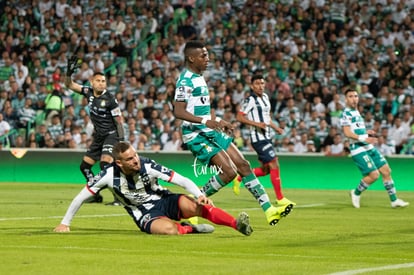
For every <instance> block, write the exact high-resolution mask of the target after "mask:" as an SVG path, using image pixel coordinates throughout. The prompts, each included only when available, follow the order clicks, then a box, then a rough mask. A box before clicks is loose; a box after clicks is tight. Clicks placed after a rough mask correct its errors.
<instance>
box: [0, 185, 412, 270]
mask: <svg viewBox="0 0 414 275" xmlns="http://www.w3.org/2000/svg"><path fill="white" fill-rule="evenodd" d="M81 188H82V186H81V185H70V184H29V183H24V184H20V183H0V204H1V207H0V270H1V274H54V275H56V274H342V275H350V274H414V192H399V193H398V194H399V196H400V197H401V198H402V199H404V200H407V201H409V202H411V204H412V205H410V206H409V207H408V208H405V209H392V208H391V207H390V204H389V201H388V198H387V195H386V192H385V191H374V190H368V191H367V192H366V193H364V194H363V197H362V199H361V208H360V209H354V208H353V207H352V206H351V204H350V199H349V196H348V191H347V190H304V189H285V190H284V193H285V195H286V196H287V197H288V198H289V199H291V200H293V201H295V202H297V204H298V205H297V206H296V207H295V208H294V209H293V211H292V212H291V214H290V215H289V216H288V217H286V218H284V219H282V220H281V221H280V222H279V224H278V225H277V226H275V227H272V226H269V225H267V224H266V221H265V217H264V214H263V212H262V211H261V210H260V209H259V206H258V204H257V203H256V202H255V200H254V199H253V197H252V196H251V195H250V193H249V192H248V191H247V190H246V189H244V188H242V190H241V194H240V195H239V196H235V195H234V194H233V192H232V190H231V188H224V189H223V190H221V191H220V192H219V193H218V194H216V195H214V196H213V197H212V199H213V200H214V203H215V205H216V206H218V207H221V208H223V209H225V210H227V211H228V212H229V213H231V214H233V215H237V214H238V213H239V212H240V211H246V212H247V213H248V214H249V215H250V220H251V224H252V226H253V229H254V232H253V234H252V235H251V236H250V237H246V236H244V235H242V234H240V233H239V232H237V231H235V230H233V229H231V228H227V227H223V226H216V230H215V232H214V233H212V234H191V235H183V236H157V235H148V234H145V233H142V232H140V231H139V230H138V229H137V227H136V226H135V224H134V223H133V221H132V220H131V219H130V218H129V216H128V215H127V214H126V212H125V211H124V209H123V208H122V207H114V206H105V205H104V204H85V205H83V207H82V208H81V209H80V211H79V212H78V214H77V216H75V218H74V220H73V222H72V226H71V230H72V232H70V233H65V234H58V233H54V232H53V228H54V227H55V226H56V225H57V224H58V223H59V222H60V220H61V218H62V216H63V215H64V213H65V211H66V209H67V207H68V206H69V204H70V202H71V200H72V199H73V198H74V196H75V195H76V194H77V193H78V192H79V191H80V190H81ZM170 189H171V190H173V191H180V189H178V188H175V187H173V188H170ZM268 193H269V195H270V196H271V198H274V193H273V191H272V190H270V189H269V190H268ZM102 194H103V196H104V200H105V201H106V202H108V201H110V200H111V199H112V195H110V194H109V192H108V191H103V192H102ZM200 221H204V220H203V219H200Z"/></svg>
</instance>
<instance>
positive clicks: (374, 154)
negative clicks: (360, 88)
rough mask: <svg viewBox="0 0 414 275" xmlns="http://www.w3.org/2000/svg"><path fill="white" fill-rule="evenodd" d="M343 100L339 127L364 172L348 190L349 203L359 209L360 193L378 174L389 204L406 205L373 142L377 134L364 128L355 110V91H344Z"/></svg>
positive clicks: (395, 205)
mask: <svg viewBox="0 0 414 275" xmlns="http://www.w3.org/2000/svg"><path fill="white" fill-rule="evenodd" d="M345 100H346V107H345V109H344V111H343V112H342V116H341V126H342V130H343V132H344V134H345V136H346V137H347V138H349V140H350V150H351V156H352V159H353V161H354V162H355V164H356V165H357V166H358V168H359V170H360V171H361V173H362V175H363V178H362V179H361V181H360V182H359V184H358V186H357V188H355V189H353V190H351V192H350V195H351V200H352V205H353V206H354V207H355V208H360V199H361V197H360V196H361V193H362V192H364V191H365V190H367V189H368V187H369V186H370V185H371V184H373V183H374V182H375V181H376V180H377V179H378V177H379V174H381V176H382V182H383V184H384V188H385V190H387V192H388V196H389V198H390V200H391V207H393V208H396V207H406V206H408V205H409V203H408V202H405V201H403V200H401V199H399V198H397V194H396V189H395V185H394V181H393V179H392V178H391V169H390V166H389V165H388V163H387V160H386V159H385V158H384V156H383V155H382V154H381V153H380V152H379V151H378V150H377V149H376V148H375V147H374V145H373V144H375V143H377V138H376V137H373V136H374V135H375V134H376V133H375V131H373V130H368V131H367V129H366V127H365V123H364V118H363V117H362V116H361V114H360V113H359V111H358V101H359V96H358V92H357V91H355V90H352V89H348V90H346V91H345Z"/></svg>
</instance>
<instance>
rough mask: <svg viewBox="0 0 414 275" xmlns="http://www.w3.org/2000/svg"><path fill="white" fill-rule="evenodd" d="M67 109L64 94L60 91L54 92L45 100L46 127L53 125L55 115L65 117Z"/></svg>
mask: <svg viewBox="0 0 414 275" xmlns="http://www.w3.org/2000/svg"><path fill="white" fill-rule="evenodd" d="M64 109H65V103H64V101H63V98H62V94H61V92H60V91H59V90H56V89H54V90H52V91H51V92H50V93H49V94H48V95H47V97H46V98H45V118H46V125H48V126H49V125H50V124H52V118H53V117H54V116H55V115H59V116H60V117H62V116H63V111H64Z"/></svg>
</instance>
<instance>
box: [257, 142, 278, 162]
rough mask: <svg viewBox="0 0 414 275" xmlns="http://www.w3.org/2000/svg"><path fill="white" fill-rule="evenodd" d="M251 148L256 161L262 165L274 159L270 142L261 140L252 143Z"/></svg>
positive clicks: (274, 154)
mask: <svg viewBox="0 0 414 275" xmlns="http://www.w3.org/2000/svg"><path fill="white" fill-rule="evenodd" d="M252 146H253V148H254V150H255V151H256V153H257V157H258V159H259V160H260V161H261V162H262V163H269V162H271V161H272V160H274V159H275V158H276V151H275V149H274V148H273V145H272V143H271V142H270V141H268V140H261V141H258V142H255V143H252Z"/></svg>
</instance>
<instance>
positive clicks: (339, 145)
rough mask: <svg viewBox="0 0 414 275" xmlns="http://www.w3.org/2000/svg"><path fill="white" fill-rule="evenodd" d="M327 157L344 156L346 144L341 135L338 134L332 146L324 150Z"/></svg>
mask: <svg viewBox="0 0 414 275" xmlns="http://www.w3.org/2000/svg"><path fill="white" fill-rule="evenodd" d="M324 153H325V156H344V155H345V151H344V144H343V142H342V136H341V134H339V133H338V134H336V135H335V136H334V139H333V143H332V144H331V145H327V146H326V147H325V150H324Z"/></svg>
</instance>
